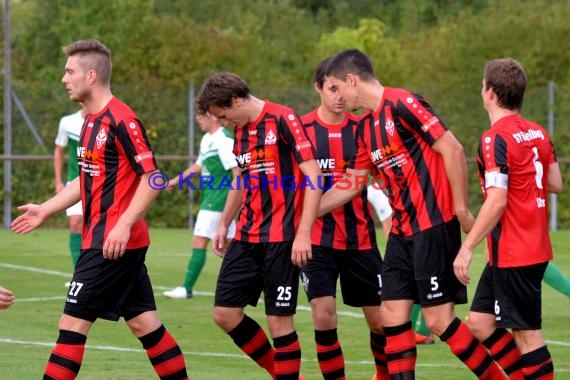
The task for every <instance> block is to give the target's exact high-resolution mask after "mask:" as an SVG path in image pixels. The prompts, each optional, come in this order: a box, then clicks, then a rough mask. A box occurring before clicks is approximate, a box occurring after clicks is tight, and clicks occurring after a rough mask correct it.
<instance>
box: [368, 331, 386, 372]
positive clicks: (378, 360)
mask: <svg viewBox="0 0 570 380" xmlns="http://www.w3.org/2000/svg"><path fill="white" fill-rule="evenodd" d="M370 348H371V349H372V355H373V356H374V364H375V365H376V380H388V379H390V374H389V373H388V364H387V363H386V351H385V349H386V336H385V335H380V334H376V333H373V332H372V331H370Z"/></svg>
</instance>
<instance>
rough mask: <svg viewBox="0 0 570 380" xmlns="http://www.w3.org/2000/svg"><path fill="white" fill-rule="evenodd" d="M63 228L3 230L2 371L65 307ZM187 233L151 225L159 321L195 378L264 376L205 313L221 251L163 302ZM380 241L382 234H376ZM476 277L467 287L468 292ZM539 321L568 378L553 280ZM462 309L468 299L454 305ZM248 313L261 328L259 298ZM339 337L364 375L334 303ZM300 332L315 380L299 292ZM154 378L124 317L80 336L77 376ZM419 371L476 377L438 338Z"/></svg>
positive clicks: (567, 241) (360, 354) (566, 309)
mask: <svg viewBox="0 0 570 380" xmlns="http://www.w3.org/2000/svg"><path fill="white" fill-rule="evenodd" d="M67 236H68V235H67V231H66V230H63V229H40V230H38V231H35V232H33V233H31V234H29V235H24V236H20V235H15V234H13V233H12V232H10V231H9V230H6V229H0V284H2V285H3V286H5V287H8V288H10V289H11V290H13V291H14V292H15V293H16V298H17V299H16V303H15V304H14V305H13V306H12V307H11V308H10V309H8V310H4V311H0V379H2V380H11V379H18V380H22V379H24V380H25V379H38V378H40V377H41V374H42V373H43V369H44V367H45V363H46V360H47V358H48V356H49V354H50V352H51V348H52V347H53V344H54V342H55V340H56V338H57V335H58V332H57V322H58V318H59V315H60V313H61V311H62V308H63V300H64V296H65V289H64V283H65V282H66V281H68V280H69V278H70V273H71V260H70V258H69V253H68V249H67ZM191 238H192V236H191V232H190V231H188V230H151V239H152V244H151V249H150V253H149V255H148V257H147V266H148V269H149V273H150V276H151V279H152V281H153V284H154V286H155V292H156V300H157V305H158V308H159V312H160V315H161V318H162V320H163V323H164V324H165V325H166V327H167V328H168V329H169V330H170V331H171V333H172V334H173V335H174V337H175V338H176V339H177V340H178V343H179V344H180V346H181V348H182V351H183V352H184V354H185V357H186V363H187V366H188V368H189V370H190V376H191V378H193V379H267V378H268V376H267V375H266V373H265V372H264V371H263V370H261V369H260V368H258V367H257V366H256V364H255V363H254V362H253V361H251V360H250V359H249V358H247V357H245V356H244V355H243V354H242V353H241V351H240V350H239V349H238V348H237V347H236V346H235V345H234V344H233V342H232V341H231V339H230V338H229V337H228V336H227V335H226V334H225V333H223V332H222V331H221V330H220V329H219V328H218V327H217V326H215V325H214V323H213V321H212V319H211V310H212V304H213V292H214V288H215V281H216V276H217V272H218V269H219V266H220V259H219V258H218V257H216V256H215V255H214V254H213V253H212V252H209V253H208V260H207V262H206V267H205V269H204V272H203V274H202V277H201V278H200V279H199V280H198V283H197V285H196V288H195V293H196V295H195V297H194V298H193V299H190V300H170V299H167V298H165V297H164V296H162V291H163V290H165V289H169V288H171V287H173V286H178V285H180V283H181V282H182V279H183V275H184V271H185V269H186V263H187V259H188V257H189V252H190V250H189V246H190V241H191ZM553 242H554V248H555V254H556V259H555V263H556V264H558V265H559V266H560V267H561V268H562V269H563V270H564V272H565V273H568V274H570V255H569V254H568V247H570V232H569V231H562V232H558V233H555V234H554V235H553ZM381 246H383V242H381ZM474 261H475V262H474V264H473V266H472V270H471V275H472V278H474V279H476V278H477V277H478V274H479V273H480V270H481V267H482V264H483V257H482V255H481V254H480V253H479V254H478V255H477V257H476V258H475V260H474ZM474 287H475V280H473V284H472V285H471V286H470V287H469V290H470V293H471V294H472V292H473V291H474ZM543 295H544V296H543V320H544V323H543V326H544V334H545V337H546V339H547V341H548V344H549V349H550V351H551V353H552V356H553V359H554V364H555V368H556V378H557V379H570V300H568V298H566V297H565V296H563V295H561V294H560V293H557V292H555V291H554V290H552V289H551V288H550V287H545V288H544V292H543ZM457 311H458V315H459V316H461V317H464V316H465V315H466V313H467V306H464V305H462V306H459V307H458V308H457ZM246 312H247V313H248V314H249V315H250V316H252V317H253V318H255V319H256V320H258V321H260V322H261V323H262V325H263V326H265V324H264V320H263V318H264V316H263V305H259V306H258V307H257V308H248V309H246ZM339 313H340V315H339V335H340V339H341V343H342V345H343V350H344V353H345V359H346V374H347V377H348V378H349V379H364V380H368V379H370V377H371V375H372V373H373V371H374V370H373V362H372V358H371V354H370V349H369V344H368V331H367V328H366V323H365V321H364V319H363V318H362V316H361V313H360V310H357V309H354V308H349V307H346V306H344V305H339ZM296 325H297V330H298V333H299V336H300V339H301V347H302V352H303V364H302V373H303V374H304V375H305V377H306V378H307V379H320V378H322V377H321V375H320V372H319V368H318V364H317V362H316V354H315V348H314V343H313V328H312V322H311V316H310V311H309V308H308V303H307V301H306V297H305V294H304V293H303V291H302V290H301V291H300V293H299V310H298V312H297V317H296ZM153 378H156V376H155V374H154V371H153V370H152V367H151V365H150V363H149V362H148V360H147V358H146V355H145V353H144V352H143V351H142V348H141V346H140V344H139V342H138V340H137V339H136V338H135V337H134V336H132V335H131V334H130V332H129V330H128V328H127V326H126V324H125V323H123V322H122V321H120V322H117V323H113V322H108V321H104V320H100V321H97V322H96V323H95V325H94V326H93V328H92V330H91V332H90V334H89V338H88V340H87V349H86V352H85V357H84V361H83V366H82V369H81V372H80V375H79V379H97V380H100V379H121V380H123V379H153ZM417 378H418V379H438V380H445V379H470V378H474V376H473V375H471V374H470V372H469V371H468V370H467V369H466V368H465V367H464V366H463V365H462V364H461V363H460V362H459V360H458V359H456V358H455V357H454V356H453V355H452V354H451V353H450V352H449V350H448V348H447V345H445V344H443V343H442V342H440V341H439V340H438V341H437V342H436V344H434V345H430V346H419V347H418V362H417Z"/></svg>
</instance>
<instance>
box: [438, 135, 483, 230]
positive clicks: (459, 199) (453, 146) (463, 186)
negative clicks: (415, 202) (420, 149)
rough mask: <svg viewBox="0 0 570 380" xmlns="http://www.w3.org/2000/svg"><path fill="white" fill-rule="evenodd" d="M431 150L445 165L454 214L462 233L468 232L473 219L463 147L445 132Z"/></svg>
mask: <svg viewBox="0 0 570 380" xmlns="http://www.w3.org/2000/svg"><path fill="white" fill-rule="evenodd" d="M432 148H433V149H434V150H435V151H436V152H438V153H439V154H441V156H442V157H443V163H444V165H445V172H446V173H447V178H448V179H449V183H450V185H451V192H452V193H453V202H454V205H455V213H456V215H457V219H458V220H459V223H460V224H461V228H462V229H463V231H464V232H469V231H470V230H471V228H472V227H473V223H474V221H475V219H474V218H473V214H471V211H469V208H468V203H467V201H468V199H467V198H468V195H467V194H468V179H467V162H466V160H465V153H464V151H463V146H462V145H461V143H459V141H457V139H456V138H455V136H454V135H453V133H451V131H447V132H445V133H444V134H443V135H442V136H441V137H440V138H439V139H437V141H436V142H435V143H434V144H433V146H432Z"/></svg>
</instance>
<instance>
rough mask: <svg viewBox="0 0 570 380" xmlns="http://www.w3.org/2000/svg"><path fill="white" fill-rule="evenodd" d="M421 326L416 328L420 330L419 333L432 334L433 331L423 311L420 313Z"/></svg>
mask: <svg viewBox="0 0 570 380" xmlns="http://www.w3.org/2000/svg"><path fill="white" fill-rule="evenodd" d="M419 319H420V320H419V326H418V328H417V329H416V331H417V332H418V334H422V335H424V336H429V334H431V331H429V329H428V328H427V326H426V320H425V319H424V315H423V314H422V313H420V317H419Z"/></svg>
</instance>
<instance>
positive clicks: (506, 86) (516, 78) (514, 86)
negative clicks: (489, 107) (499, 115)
mask: <svg viewBox="0 0 570 380" xmlns="http://www.w3.org/2000/svg"><path fill="white" fill-rule="evenodd" d="M484 75H485V76H484V83H485V89H487V90H489V89H491V90H493V92H494V93H495V95H497V99H498V100H497V103H498V105H499V106H501V107H502V108H506V109H509V110H520V109H521V108H522V104H523V99H524V93H525V91H526V84H527V78H526V74H525V72H524V69H523V67H522V65H521V64H520V63H519V62H517V61H516V60H514V59H512V58H499V59H493V60H492V61H489V62H488V63H487V65H486V66H485V74H484Z"/></svg>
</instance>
